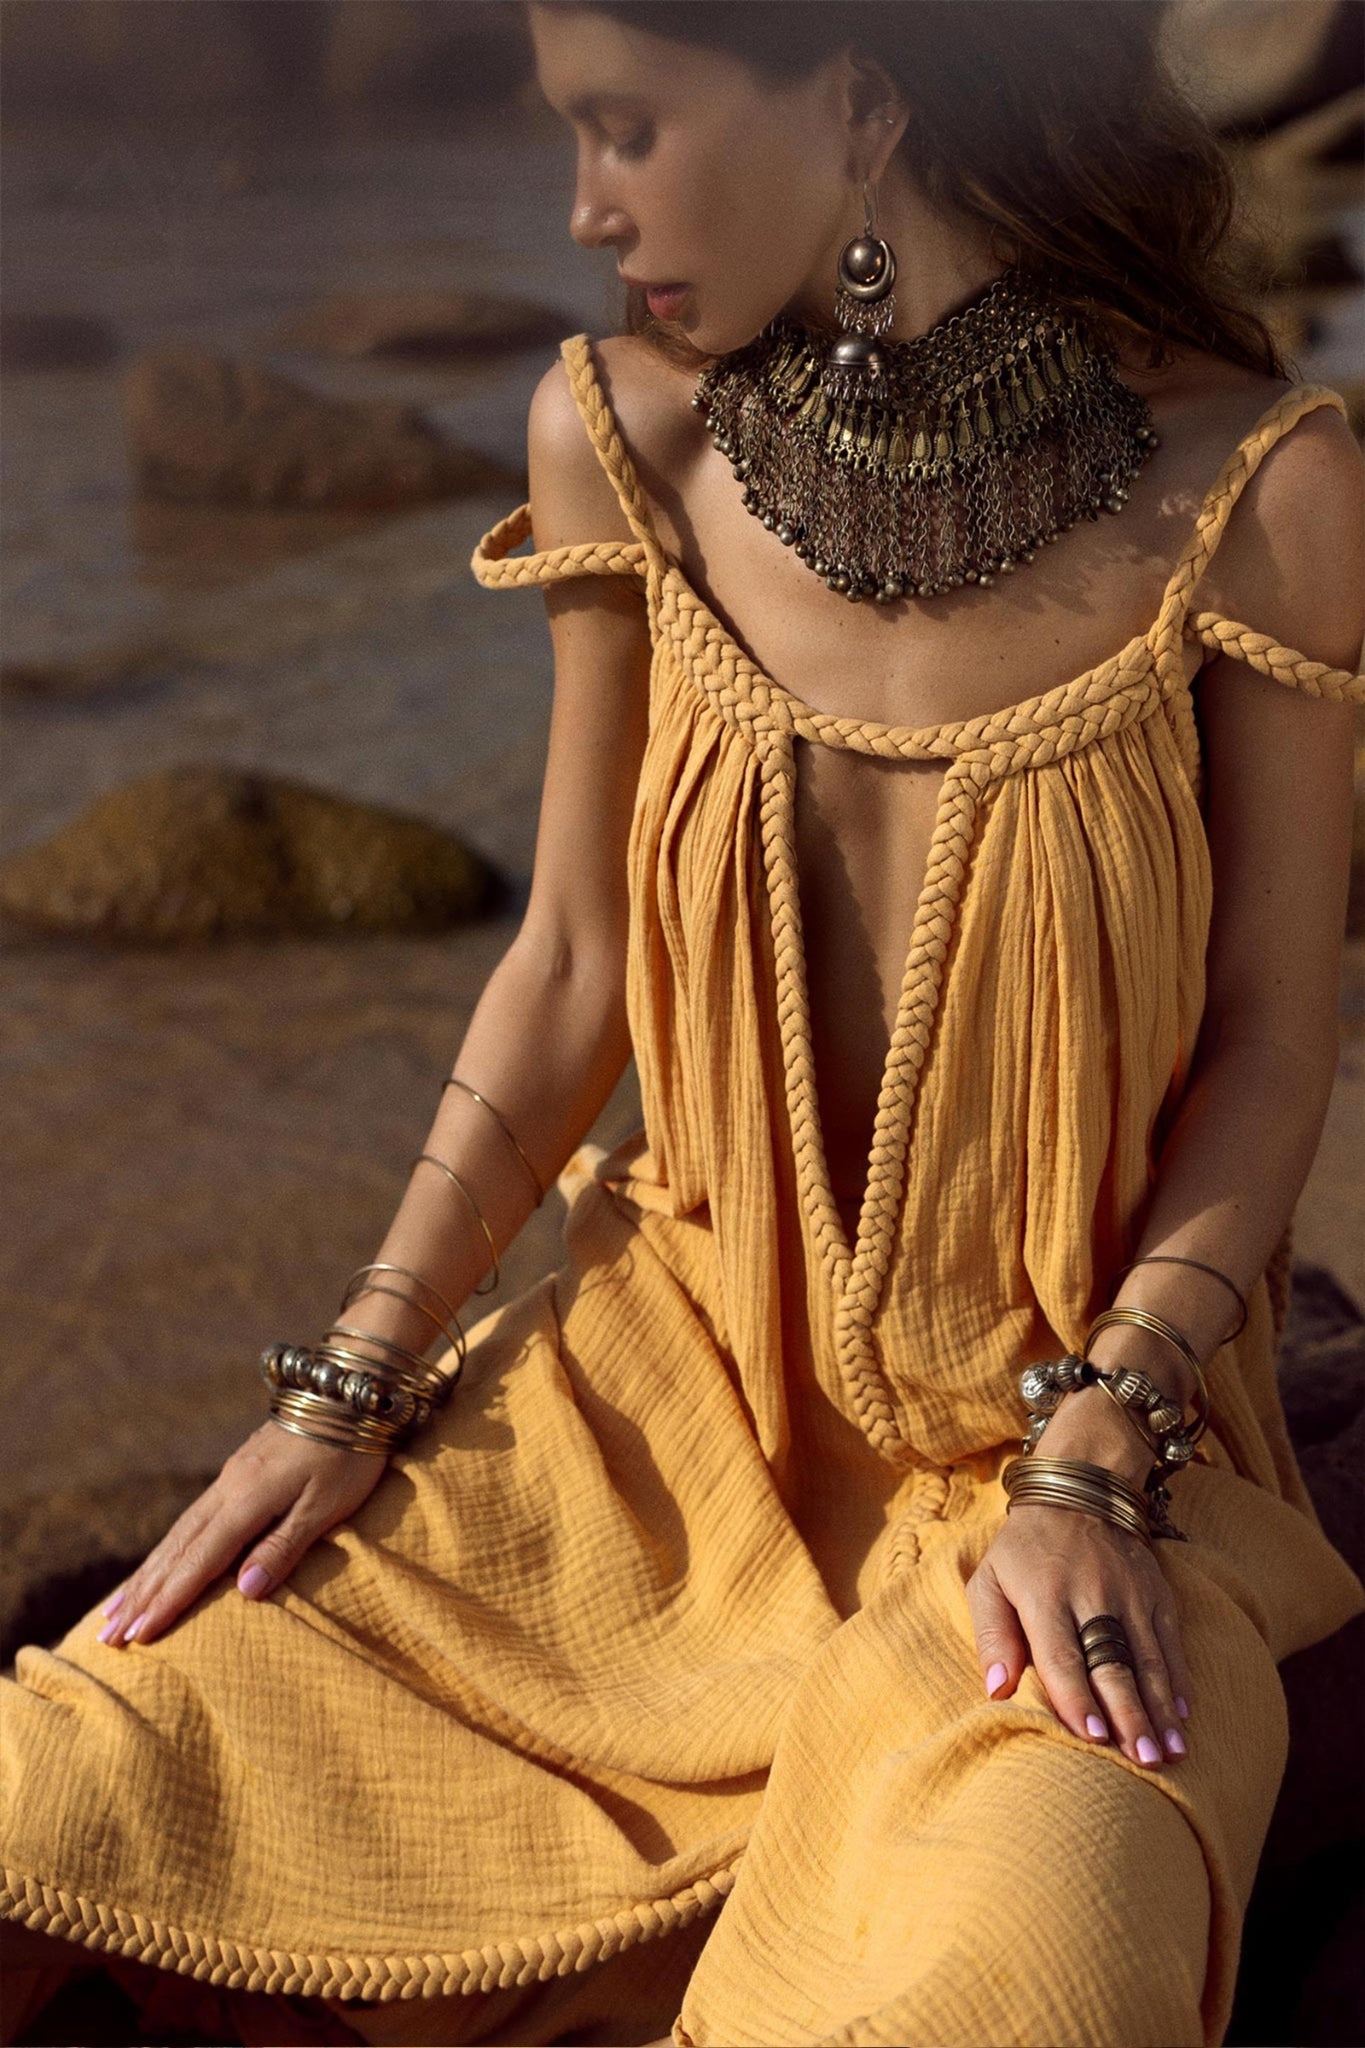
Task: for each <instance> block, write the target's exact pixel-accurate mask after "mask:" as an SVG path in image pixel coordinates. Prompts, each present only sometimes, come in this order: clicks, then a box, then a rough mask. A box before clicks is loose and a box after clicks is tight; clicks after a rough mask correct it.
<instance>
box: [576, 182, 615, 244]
mask: <svg viewBox="0 0 1365 2048" xmlns="http://www.w3.org/2000/svg"><path fill="white" fill-rule="evenodd" d="M569 233H570V234H571V235H572V237H573V239H574V241H575V242H577V243H578V244H579V246H580V247H581V248H584V249H600V248H602V247H603V246H604V245H605V244H607V243H611V242H619V241H621V240H622V239H623V237H624V236H626V235H627V234H628V233H629V224H628V222H627V221H626V218H625V216H624V214H623V213H622V211H621V209H620V207H619V206H616V205H614V204H613V203H612V201H611V199H610V197H609V195H608V194H606V193H604V192H603V191H601V190H600V188H599V187H598V186H597V184H596V182H595V180H593V179H592V178H591V176H590V175H588V174H585V173H582V172H580V174H579V179H578V184H577V187H576V188H575V191H574V200H573V210H572V212H571V213H570V215H569Z"/></svg>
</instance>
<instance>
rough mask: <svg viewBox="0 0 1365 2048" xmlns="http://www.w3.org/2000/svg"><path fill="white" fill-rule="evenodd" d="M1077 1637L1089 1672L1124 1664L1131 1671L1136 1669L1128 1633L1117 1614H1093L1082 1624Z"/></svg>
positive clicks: (1077, 1631)
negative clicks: (1103, 1666) (1106, 1665)
mask: <svg viewBox="0 0 1365 2048" xmlns="http://www.w3.org/2000/svg"><path fill="white" fill-rule="evenodd" d="M1076 1635H1077V1639H1078V1640H1079V1642H1080V1646H1081V1649H1082V1651H1083V1652H1084V1654H1085V1668H1086V1670H1087V1671H1098V1670H1099V1669H1100V1667H1101V1666H1102V1665H1104V1664H1122V1665H1124V1666H1125V1667H1126V1669H1127V1670H1129V1671H1133V1670H1135V1669H1136V1665H1135V1663H1134V1659H1133V1652H1132V1649H1131V1647H1130V1645H1129V1642H1128V1636H1127V1632H1126V1630H1125V1629H1124V1626H1123V1623H1122V1622H1121V1621H1120V1620H1119V1617H1118V1616H1117V1614H1092V1615H1091V1617H1090V1619H1089V1621H1084V1622H1082V1623H1081V1624H1080V1626H1079V1627H1078V1628H1077V1630H1076Z"/></svg>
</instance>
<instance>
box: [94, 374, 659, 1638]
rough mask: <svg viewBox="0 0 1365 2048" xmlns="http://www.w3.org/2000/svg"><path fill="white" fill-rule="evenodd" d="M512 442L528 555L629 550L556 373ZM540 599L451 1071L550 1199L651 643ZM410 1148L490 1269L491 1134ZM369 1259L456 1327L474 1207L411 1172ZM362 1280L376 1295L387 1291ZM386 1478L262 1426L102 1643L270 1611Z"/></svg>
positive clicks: (596, 983) (585, 1105)
mask: <svg viewBox="0 0 1365 2048" xmlns="http://www.w3.org/2000/svg"><path fill="white" fill-rule="evenodd" d="M570 414H572V417H570ZM528 443H529V457H530V483H531V508H532V510H531V517H532V524H533V527H534V530H535V537H536V542H537V546H538V547H555V546H560V545H563V544H566V543H572V542H575V541H580V540H603V539H617V538H627V539H628V538H630V537H631V536H630V535H629V533H628V532H627V533H625V534H624V535H623V534H622V531H621V529H622V525H623V523H624V522H623V515H622V513H621V511H620V508H619V506H618V505H617V502H616V499H615V495H614V493H613V492H612V490H611V486H610V484H609V482H608V481H607V479H606V478H605V476H604V475H603V472H602V470H601V466H600V464H599V463H598V460H597V457H596V455H595V453H594V452H593V449H592V445H591V443H590V442H589V440H588V438H587V434H586V430H585V428H584V426H583V423H582V420H581V419H580V418H579V416H578V413H577V409H576V407H575V405H574V400H573V394H572V392H571V391H570V389H569V387H568V383H567V379H566V377H565V374H564V369H563V365H562V363H560V364H557V365H556V367H555V369H554V370H552V371H550V372H549V373H548V374H547V376H546V377H545V378H544V379H543V380H542V382H541V384H540V386H539V387H538V389H537V392H536V395H535V398H534V399H533V401H532V405H531V413H530V420H529V428H528ZM601 485H605V487H606V494H607V498H606V502H604V501H603V498H602V495H601V490H600V489H599V486H601ZM545 595H546V602H547V604H548V606H549V611H550V633H551V638H552V640H553V642H554V654H555V695H554V706H553V710H552V713H551V721H550V743H549V751H548V755H547V760H546V768H545V780H544V790H543V795H542V799H541V809H540V824H539V831H538V836H537V840H536V855H535V869H534V878H533V881H532V885H531V894H530V901H529V903H528V906H527V911H526V916H525V918H524V919H523V921H522V925H521V929H520V930H519V932H518V933H517V936H516V938H515V939H514V940H513V942H512V944H511V946H510V947H509V948H508V950H507V952H506V953H505V954H504V956H503V958H502V960H501V961H500V962H499V964H498V966H497V968H496V969H495V970H494V972H493V974H492V975H491V976H490V977H489V980H488V983H487V985H486V987H485V988H484V991H483V994H482V995H481V996H480V998H479V1002H478V1005H477V1007H476V1008H475V1011H474V1015H473V1017H472V1019H471V1021H470V1024H469V1028H468V1030H467V1031H466V1032H465V1035H464V1039H463V1041H462V1043H461V1045H460V1048H459V1053H458V1056H457V1058H456V1061H455V1071H456V1072H457V1073H458V1074H459V1075H460V1077H461V1079H462V1080H467V1081H468V1082H469V1083H470V1085H471V1086H472V1087H475V1088H477V1089H478V1090H479V1092H480V1093H481V1094H482V1095H484V1096H486V1097H487V1098H488V1099H489V1101H491V1102H493V1103H495V1104H496V1105H497V1108H498V1109H499V1111H500V1112H501V1113H502V1114H503V1116H505V1117H506V1119H507V1121H508V1123H509V1124H510V1126H511V1128H512V1129H513V1131H515V1133H516V1135H517V1139H518V1141H519V1142H520V1144H521V1145H522V1146H524V1148H525V1150H526V1152H527V1154H528V1155H529V1157H530V1159H531V1161H532V1163H533V1165H534V1168H535V1171H536V1173H537V1174H538V1176H539V1177H540V1180H541V1182H542V1184H544V1185H548V1184H549V1182H550V1181H551V1180H552V1179H553V1178H554V1176H555V1175H556V1174H557V1173H558V1172H559V1170H560V1168H561V1167H562V1166H563V1165H564V1163H565V1161H566V1160H567V1159H568V1158H569V1156H570V1155H571V1154H572V1152H573V1151H574V1150H575V1148H576V1147H577V1146H578V1144H579V1143H580V1141H581V1140H582V1138H583V1136H584V1135H585V1133H586V1132H587V1131H588V1129H589V1128H590V1127H591V1125H592V1123H593V1120H594V1118H595V1117H596V1116H597V1114H598V1112H599V1110H600V1109H601V1108H602V1105H603V1104H604V1102H605V1101H606V1099H607V1097H608V1096H609V1095H610V1093H611V1090H612V1088H613V1087H614V1085H615V1083H616V1081H617V1079H618V1078H619V1076H620V1073H621V1070H622V1068H623V1067H624V1065H625V1062H626V1059H627V1058H628V1056H629V1052H630V1041H629V1035H628V1031H627V1024H626V1010H625V958H626V932H627V902H628V898H627V887H626V851H627V839H628V836H629V831H630V820H631V816H632V812H633V808H634V802H635V793H636V785H637V783H638V781H639V774H640V765H641V758H642V755H643V750H644V742H645V735H646V731H647V727H648V709H647V698H648V681H649V658H650V643H649V631H648V623H647V618H646V613H645V608H644V604H643V602H642V599H641V594H640V592H639V590H638V589H635V588H631V587H629V586H628V585H627V584H626V583H625V581H624V579H622V578H619V577H602V576H593V577H582V578H575V579H573V580H572V581H566V582H563V583H558V584H554V585H552V586H549V587H547V589H546V593H545ZM416 1135H417V1134H416V1133H415V1132H414V1137H416ZM419 1149H420V1150H421V1151H424V1152H434V1153H435V1154H436V1156H437V1157H438V1158H439V1159H443V1160H445V1162H446V1163H447V1164H448V1165H449V1166H451V1167H452V1168H453V1169H454V1171H455V1172H456V1173H458V1174H459V1176H460V1178H461V1179H462V1180H464V1181H466V1182H467V1183H468V1185H469V1187H470V1189H471V1191H472V1193H473V1194H474V1196H475V1198H476V1200H477V1201H478V1204H479V1207H480V1208H481V1209H482V1211H483V1213H484V1215H485V1217H486V1218H487V1219H488V1224H489V1228H490V1230H491V1231H492V1233H493V1240H494V1243H495V1244H496V1245H497V1247H498V1249H499V1250H501V1249H502V1248H503V1247H504V1246H505V1245H506V1244H507V1243H508V1242H509V1241H510V1239H511V1238H512V1237H514V1236H515V1234H516V1232H517V1231H518V1230H519V1229H520V1228H521V1226H522V1224H523V1223H524V1222H525V1220H526V1218H527V1216H528V1215H529V1214H530V1212H531V1209H532V1207H533V1206H534V1203H535V1199H536V1198H535V1193H534V1190H533V1189H532V1187H531V1182H530V1177H529V1175H528V1174H527V1172H526V1169H525V1167H524V1166H523V1164H522V1162H521V1160H520V1159H519V1158H518V1157H517V1154H516V1152H515V1151H514V1150H513V1148H512V1146H511V1145H510V1144H509V1143H508V1140H507V1139H506V1137H504V1135H503V1133H502V1132H501V1131H500V1130H499V1128H498V1126H497V1124H496V1123H495V1121H494V1120H493V1118H492V1117H491V1116H489V1114H488V1112H487V1111H486V1110H485V1109H483V1108H482V1107H481V1106H480V1105H479V1104H478V1103H477V1102H474V1101H473V1100H472V1099H471V1098H470V1097H469V1096H468V1095H466V1094H465V1092H464V1090H463V1089H461V1088H447V1089H445V1090H443V1091H442V1093H441V1096H440V1100H439V1104H438V1105H437V1106H436V1107H435V1110H434V1115H433V1119H432V1122H431V1125H430V1127H429V1129H428V1131H427V1133H426V1136H425V1139H424V1140H423V1142H422V1144H421V1145H420V1147H419V1146H418V1145H416V1144H414V1146H413V1153H414V1155H415V1154H416V1152H417V1151H418V1150H419ZM376 1258H377V1259H379V1260H381V1261H384V1262H386V1263H390V1264H394V1265H401V1266H408V1267H411V1268H412V1270H413V1271H415V1272H417V1273H420V1274H421V1275H422V1277H423V1278H424V1279H425V1280H427V1281H429V1282H430V1284H431V1285H432V1286H433V1287H435V1288H436V1289H437V1290H438V1291H439V1292H440V1293H441V1294H442V1295H444V1297H445V1298H446V1300H447V1301H449V1302H451V1303H452V1305H453V1306H455V1307H456V1308H457V1309H458V1308H460V1307H461V1306H462V1304H463V1303H464V1302H465V1300H466V1298H467V1297H468V1295H469V1294H470V1292H471V1290H472V1289H473V1288H474V1287H475V1286H476V1285H477V1284H478V1283H479V1281H480V1280H481V1279H482V1277H483V1275H484V1274H485V1273H486V1272H487V1271H488V1270H489V1266H490V1263H491V1261H490V1256H489V1250H488V1243H487V1240H486V1239H485V1237H484V1235H483V1233H482V1231H481V1230H480V1228H479V1226H478V1223H477V1222H476V1220H475V1217H474V1212H473V1210H472V1208H471V1207H470V1205H469V1204H468V1203H467V1202H466V1201H465V1198H464V1196H463V1195H462V1194H461V1193H460V1191H459V1189H458V1188H457V1187H455V1186H454V1185H453V1184H452V1183H451V1182H450V1181H449V1180H448V1179H447V1178H446V1176H445V1175H444V1174H443V1173H441V1172H439V1171H438V1169H437V1168H436V1167H434V1166H417V1167H414V1169H413V1171H412V1175H411V1177H410V1179H409V1183H408V1187H407V1190H406V1192H405V1194H404V1196H403V1199H402V1201H401V1202H400V1204H399V1207H398V1212H397V1214H396V1215H395V1217H394V1220H393V1222H392V1224H391V1225H390V1227H389V1230H388V1232H387V1234H386V1236H385V1238H384V1241H383V1244H382V1245H381V1246H380V1247H379V1250H378V1252H377V1253H376ZM377 1277H378V1278H379V1280H380V1282H381V1284H383V1285H385V1286H387V1284H388V1281H389V1279H390V1278H394V1277H395V1276H392V1275H380V1276H377ZM343 1279H344V1275H342V1274H340V1273H339V1274H338V1275H337V1286H338V1291H340V1287H341V1285H342V1282H343ZM397 1284H398V1285H400V1286H401V1285H402V1284H403V1282H402V1279H401V1276H397ZM342 1320H344V1321H345V1322H347V1323H348V1324H351V1325H354V1327H356V1328H357V1329H363V1330H366V1331H369V1332H370V1333H372V1334H373V1335H377V1336H384V1337H389V1338H391V1339H392V1340H393V1341H394V1342H395V1343H398V1344H401V1345H404V1346H405V1347H407V1348H408V1349H410V1350H413V1351H416V1352H418V1353H419V1354H421V1353H424V1352H426V1351H428V1350H429V1349H430V1348H431V1347H432V1345H433V1344H434V1343H435V1341H436V1339H437V1335H438V1333H437V1331H436V1330H435V1328H434V1326H433V1325H432V1323H431V1322H430V1321H428V1319H427V1318H426V1317H425V1316H422V1315H419V1314H418V1313H417V1312H416V1311H414V1310H413V1309H411V1308H410V1307H408V1306H407V1305H406V1304H405V1303H404V1302H403V1301H402V1300H400V1299H398V1298H396V1297H395V1296H394V1295H393V1294H390V1293H385V1294H380V1293H378V1292H376V1291H374V1290H373V1289H371V1290H370V1291H369V1292H368V1293H360V1294H358V1295H357V1296H356V1298H355V1300H354V1301H353V1302H351V1303H350V1304H349V1305H348V1307H347V1310H346V1314H345V1317H344V1318H343V1319H342ZM458 1398H459V1395H458V1392H457V1394H456V1399H457V1400H458ZM384 1462H385V1461H384V1460H383V1459H382V1458H378V1457H374V1456H371V1455H367V1454H365V1453H362V1452H356V1451H353V1450H351V1449H349V1448H347V1447H344V1446H340V1445H335V1444H324V1443H319V1442H317V1441H315V1440H313V1439H311V1438H308V1437H300V1436H297V1435H294V1434H292V1433H290V1432H288V1431H286V1430H282V1429H279V1428H277V1427H276V1425H275V1424H274V1422H273V1421H271V1420H270V1419H269V1418H267V1419H266V1420H265V1421H264V1422H262V1423H261V1425H260V1426H259V1427H258V1428H257V1429H256V1430H255V1431H253V1433H252V1434H251V1436H249V1437H248V1438H247V1439H246V1441H245V1442H244V1443H243V1444H242V1445H240V1446H239V1448H238V1449H237V1450H235V1451H234V1452H233V1453H232V1454H231V1455H230V1456H229V1458H228V1459H227V1460H226V1462H225V1463H224V1466H223V1469H222V1471H221V1473H220V1474H219V1476H218V1478H217V1479H215V1480H214V1481H213V1483H212V1484H211V1485H210V1486H209V1487H208V1488H207V1489H206V1490H205V1492H204V1493H202V1494H201V1495H200V1496H199V1498H198V1499H197V1500H195V1501H193V1502H191V1504H190V1506H189V1507H188V1508H187V1509H186V1510H185V1512H184V1513H183V1514H182V1515H181V1516H180V1517H179V1519H178V1520H177V1521H176V1522H175V1523H174V1524H173V1526H172V1527H171V1528H170V1529H169V1530H168V1531H167V1533H166V1535H165V1536H164V1537H163V1538H162V1540H161V1541H160V1543H158V1544H157V1546H156V1548H155V1549H154V1550H152V1551H151V1552H150V1553H149V1554H148V1556H147V1557H145V1558H144V1559H143V1560H142V1562H141V1564H140V1565H139V1566H138V1567H137V1569H136V1570H135V1571H134V1572H133V1573H132V1574H131V1576H130V1577H129V1579H128V1580H127V1581H126V1582H125V1584H124V1585H123V1587H122V1588H121V1589H120V1591H119V1593H118V1594H116V1596H115V1600H114V1602H112V1603H111V1606H110V1607H106V1609H105V1612H106V1613H110V1612H111V1608H112V1616H111V1619H110V1621H109V1622H108V1623H107V1624H106V1626H105V1629H104V1630H103V1631H102V1633H101V1640H103V1641H106V1642H108V1643H109V1645H110V1647H111V1648H113V1647H118V1646H119V1645H121V1644H122V1643H123V1642H125V1641H126V1640H127V1639H128V1636H129V1634H130V1632H131V1630H132V1628H133V1626H134V1625H136V1626H137V1640H138V1641H139V1642H142V1643H148V1642H151V1641H152V1640H153V1639H154V1638H155V1637H156V1636H158V1635H159V1634H160V1633H161V1632H162V1630H163V1629H165V1628H168V1627H169V1626H170V1625H171V1624H172V1622H174V1621H175V1620H176V1618H177V1617H178V1616H179V1615H180V1614H182V1613H183V1612H184V1611H185V1609H186V1608H187V1607H189V1606H190V1605H191V1604H192V1602H193V1601H194V1600H196V1599H197V1598H198V1596H199V1594H200V1593H201V1592H203V1591H204V1589H205V1588H206V1587H207V1586H209V1585H211V1584H212V1583H213V1581H214V1580H215V1579H217V1578H218V1577H219V1576H220V1574H222V1573H224V1572H226V1571H227V1570H228V1569H230V1568H233V1567H234V1561H235V1569H236V1573H237V1581H238V1585H239V1586H240V1587H241V1589H242V1591H243V1592H244V1593H245V1594H246V1595H247V1597H248V1598H251V1599H261V1598H263V1597H264V1596H265V1595H266V1593H268V1592H273V1591H274V1590H275V1589H276V1587H278V1586H279V1585H280V1583H281V1582H282V1581H283V1580H284V1579H287V1578H288V1576H289V1574H290V1573H291V1572H292V1571H293V1569H294V1567H295V1565H297V1564H298V1563H299V1561H300V1559H301V1558H302V1557H303V1556H304V1554H305V1553H306V1552H307V1551H308V1550H309V1549H310V1548H311V1547H312V1545H313V1544H314V1543H315V1542H316V1541H317V1540H318V1538H319V1537H320V1536H323V1535H325V1534H326V1532H327V1531H328V1530H329V1529H330V1528H332V1527H333V1526H334V1525H335V1524H336V1523H337V1522H338V1521H340V1520H343V1519H345V1518H346V1517H347V1516H349V1515H353V1514H354V1513H355V1512H356V1510H357V1508H358V1507H359V1506H360V1505H361V1503H362V1502H363V1501H364V1500H365V1499H366V1498H367V1497H368V1496H369V1494H370V1493H371V1492H372V1491H373V1489H374V1488H375V1486H376V1485H377V1484H378V1482H379V1479H380V1477H381V1475H382V1472H383V1469H384ZM244 1546H246V1549H245V1554H243V1549H244ZM248 1574H250V1576H248Z"/></svg>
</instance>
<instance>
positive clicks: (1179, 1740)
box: [1166, 1728, 1189, 1756]
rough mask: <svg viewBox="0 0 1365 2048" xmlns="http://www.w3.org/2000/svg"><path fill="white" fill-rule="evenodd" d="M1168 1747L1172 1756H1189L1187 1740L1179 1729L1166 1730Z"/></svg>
mask: <svg viewBox="0 0 1365 2048" xmlns="http://www.w3.org/2000/svg"><path fill="white" fill-rule="evenodd" d="M1166 1747H1167V1749H1168V1750H1169V1751H1170V1752H1171V1755H1172V1756H1188V1754H1189V1751H1188V1750H1187V1749H1186V1747H1185V1738H1184V1736H1183V1735H1182V1734H1181V1732H1180V1730H1179V1729H1178V1728H1168V1729H1167V1730H1166Z"/></svg>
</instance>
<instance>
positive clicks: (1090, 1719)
mask: <svg viewBox="0 0 1365 2048" xmlns="http://www.w3.org/2000/svg"><path fill="white" fill-rule="evenodd" d="M1085 1732H1086V1734H1087V1735H1093V1736H1094V1738H1095V1740H1096V1742H1103V1741H1104V1739H1105V1737H1106V1736H1107V1735H1108V1733H1109V1730H1108V1729H1107V1728H1106V1727H1105V1725H1104V1723H1103V1721H1101V1719H1100V1717H1099V1715H1098V1714H1087V1715H1086V1717H1085Z"/></svg>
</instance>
